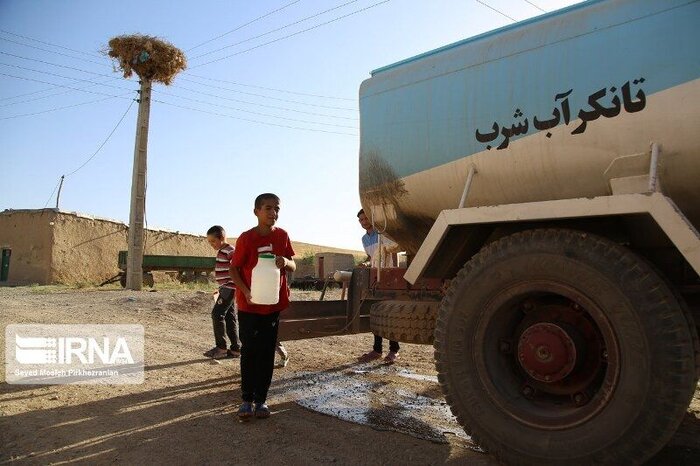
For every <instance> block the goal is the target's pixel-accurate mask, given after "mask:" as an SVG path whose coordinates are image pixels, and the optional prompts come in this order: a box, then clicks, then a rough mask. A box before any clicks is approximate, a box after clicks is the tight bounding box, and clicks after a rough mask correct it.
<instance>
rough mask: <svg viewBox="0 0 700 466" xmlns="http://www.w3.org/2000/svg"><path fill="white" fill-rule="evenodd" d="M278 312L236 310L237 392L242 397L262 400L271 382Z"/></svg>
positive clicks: (257, 400)
mask: <svg viewBox="0 0 700 466" xmlns="http://www.w3.org/2000/svg"><path fill="white" fill-rule="evenodd" d="M279 319H280V313H279V312H274V313H272V314H267V315H261V314H253V313H251V312H239V313H238V322H239V323H240V326H241V327H240V333H241V395H242V398H243V401H250V402H255V403H264V402H265V400H266V399H267V390H268V389H269V388H270V383H271V382H272V371H273V370H274V366H275V346H276V344H277V330H278V329H279Z"/></svg>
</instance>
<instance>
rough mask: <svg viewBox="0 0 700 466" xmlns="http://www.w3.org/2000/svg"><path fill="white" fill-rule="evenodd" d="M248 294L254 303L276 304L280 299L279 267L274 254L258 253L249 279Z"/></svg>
mask: <svg viewBox="0 0 700 466" xmlns="http://www.w3.org/2000/svg"><path fill="white" fill-rule="evenodd" d="M250 281H251V283H250V294H251V295H253V296H252V301H253V303H255V304H277V302H278V301H279V299H280V269H279V268H278V267H277V265H275V255H274V254H260V255H258V263H257V264H256V265H255V267H254V268H253V275H252V276H251V279H250Z"/></svg>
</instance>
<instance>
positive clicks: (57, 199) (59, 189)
mask: <svg viewBox="0 0 700 466" xmlns="http://www.w3.org/2000/svg"><path fill="white" fill-rule="evenodd" d="M65 177H66V175H61V183H60V184H59V185H58V194H56V210H58V201H59V199H61V188H63V178H65Z"/></svg>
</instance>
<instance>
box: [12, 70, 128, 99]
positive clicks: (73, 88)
mask: <svg viewBox="0 0 700 466" xmlns="http://www.w3.org/2000/svg"><path fill="white" fill-rule="evenodd" d="M0 76H7V77H10V78H15V79H22V80H24V81H33V82H37V83H42V84H51V85H53V86H56V87H65V88H66V89H72V90H74V91H79V92H87V93H88V94H95V95H104V96H108V97H119V96H116V95H112V94H105V93H104V92H95V91H88V90H87V89H81V88H78V87H70V86H66V85H63V84H56V83H50V82H47V81H41V80H39V79H33V78H26V77H23V76H15V75H12V74H7V73H0ZM104 85H106V84H104ZM110 87H113V86H110ZM118 89H125V88H118Z"/></svg>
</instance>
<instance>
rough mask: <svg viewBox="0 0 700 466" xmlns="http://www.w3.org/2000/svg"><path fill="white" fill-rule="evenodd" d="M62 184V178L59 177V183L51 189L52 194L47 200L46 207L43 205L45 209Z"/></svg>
mask: <svg viewBox="0 0 700 466" xmlns="http://www.w3.org/2000/svg"><path fill="white" fill-rule="evenodd" d="M60 184H61V179H60V178H59V179H58V183H56V187H55V188H53V191H51V195H50V196H49V198H48V199H47V200H46V204H44V207H43V208H44V209H46V207H47V206H48V205H49V202H51V198H52V197H53V195H54V194H55V193H56V190H57V189H58V186H59V185H60Z"/></svg>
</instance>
